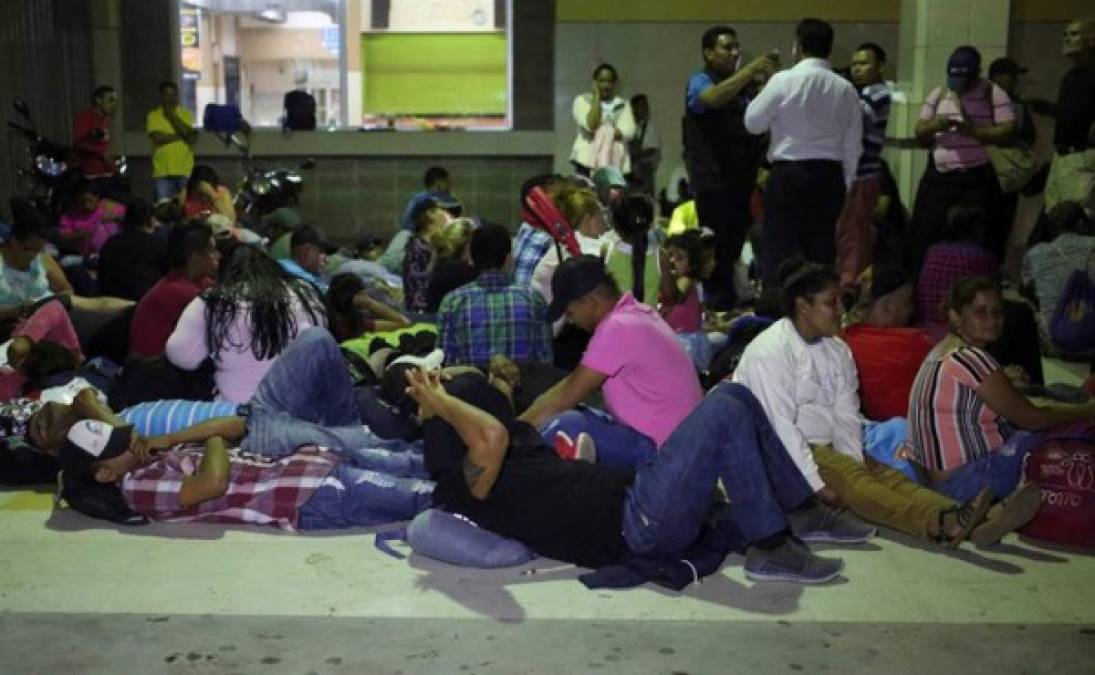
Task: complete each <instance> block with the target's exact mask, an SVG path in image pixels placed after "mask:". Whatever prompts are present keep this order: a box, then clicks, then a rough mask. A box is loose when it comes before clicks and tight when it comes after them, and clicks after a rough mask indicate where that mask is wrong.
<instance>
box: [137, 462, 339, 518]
mask: <svg viewBox="0 0 1095 675" xmlns="http://www.w3.org/2000/svg"><path fill="white" fill-rule="evenodd" d="M203 454H204V449H203V448H201V447H200V446H194V445H191V446H186V447H183V448H180V449H178V450H171V451H169V452H164V453H162V454H161V455H160V456H159V457H158V458H157V459H156V461H154V462H152V463H151V464H149V465H147V466H142V467H140V468H137V469H134V470H133V471H131V472H129V473H128V474H126V477H125V478H124V479H122V485H121V488H122V495H123V496H124V497H125V501H126V503H127V504H129V507H130V508H131V509H133V510H134V511H136V512H137V513H140V514H142V515H145V516H148V517H150V518H154V519H156V520H167V521H172V522H203V523H254V524H258V525H271V524H272V525H277V526H278V527H280V528H281V529H283V530H292V529H294V528H295V527H296V523H297V511H298V510H299V509H300V507H301V505H302V504H304V503H305V502H306V501H308V499H309V498H310V497H311V496H312V493H313V492H315V490H316V488H318V487H320V486H322V485H324V484H325V483H326V482H327V480H328V478H327V476H328V474H330V473H331V469H333V468H334V466H335V464H337V463H338V461H339V458H338V456H336V455H334V454H331V453H329V452H327V451H325V450H320V449H319V448H317V447H314V446H312V447H304V448H301V449H299V450H297V452H296V454H293V455H290V456H288V457H283V458H281V459H279V460H276V461H271V460H266V459H261V458H258V457H253V456H244V455H241V454H240V453H239V451H238V450H234V451H232V452H231V453H230V454H229V458H228V459H229V463H230V466H229V475H228V490H227V491H226V492H225V493H224V495H222V496H221V497H219V498H217V499H210V500H209V501H205V502H202V503H200V504H196V505H194V506H182V505H181V504H179V492H180V490H182V484H183V480H184V479H185V478H187V477H188V476H193V475H196V474H197V473H198V467H199V466H201V459H202V455H203Z"/></svg>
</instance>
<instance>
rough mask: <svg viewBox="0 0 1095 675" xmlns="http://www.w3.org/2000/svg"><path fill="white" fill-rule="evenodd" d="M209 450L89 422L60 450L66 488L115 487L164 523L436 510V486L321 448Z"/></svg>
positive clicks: (338, 523)
mask: <svg viewBox="0 0 1095 675" xmlns="http://www.w3.org/2000/svg"><path fill="white" fill-rule="evenodd" d="M204 446H205V447H204V449H203V448H200V447H198V446H195V445H184V446H180V447H178V448H176V449H173V450H159V449H156V448H153V447H152V446H150V445H149V444H148V443H146V442H144V441H143V439H142V440H138V441H134V440H133V437H132V428H131V427H128V426H118V427H115V426H111V425H109V424H107V423H105V422H101V421H97V420H82V421H80V422H77V423H76V424H75V425H73V426H72V428H71V429H69V432H68V434H67V435H66V443H65V445H64V446H62V449H61V456H60V457H61V466H62V472H63V476H64V478H63V480H64V484H65V485H66V488H71V487H72V486H73V485H75V484H76V483H78V482H80V481H83V482H94V483H99V484H103V485H109V486H115V487H116V489H118V490H119V491H120V493H121V496H122V498H123V499H124V500H125V504H126V505H127V506H128V507H129V508H130V509H132V510H133V511H134V512H136V513H138V514H140V515H143V516H147V517H149V518H153V519H156V520H166V521H173V522H216V523H253V524H272V525H276V526H278V527H280V528H282V529H286V530H293V529H296V530H319V529H328V528H344V527H365V526H371V525H378V524H382V523H388V522H392V521H397V520H407V519H409V518H413V517H414V516H415V515H417V514H418V513H420V512H421V511H423V510H424V509H427V508H429V506H430V503H431V494H432V492H433V483H432V482H430V481H428V480H422V479H420V478H416V477H413V476H402V475H389V474H384V473H378V472H376V471H371V470H366V469H361V468H357V467H354V466H352V465H351V464H350V463H349V462H346V461H344V460H343V458H342V457H340V456H339V455H337V454H335V453H332V452H329V451H327V450H325V449H323V448H317V447H311V446H307V447H303V448H299V449H298V451H297V452H296V453H294V454H292V455H289V456H287V457H282V458H281V459H267V458H263V457H256V456H251V455H246V454H243V453H241V452H240V451H239V450H238V449H234V448H231V447H230V445H229V443H228V441H226V440H225V439H224V438H223V437H221V436H210V437H209V438H208V439H206V440H205V443H204Z"/></svg>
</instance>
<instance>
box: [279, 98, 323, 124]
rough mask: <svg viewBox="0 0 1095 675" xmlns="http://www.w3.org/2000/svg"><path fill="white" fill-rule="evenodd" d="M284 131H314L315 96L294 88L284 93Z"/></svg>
mask: <svg viewBox="0 0 1095 675" xmlns="http://www.w3.org/2000/svg"><path fill="white" fill-rule="evenodd" d="M283 105H284V107H285V123H284V125H283V127H284V128H285V130H286V131H315V128H316V97H315V96H312V95H311V94H309V93H308V92H306V91H304V90H303V89H294V90H293V91H290V92H287V93H286V94H285V99H284V103H283Z"/></svg>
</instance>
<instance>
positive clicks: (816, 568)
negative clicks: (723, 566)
mask: <svg viewBox="0 0 1095 675" xmlns="http://www.w3.org/2000/svg"><path fill="white" fill-rule="evenodd" d="M843 568H844V561H843V560H840V559H839V558H822V557H820V556H816V555H814V554H813V553H812V552H811V551H810V549H808V548H806V545H805V544H803V543H802V542H800V541H796V540H795V539H794V538H793V537H787V538H786V539H784V540H783V542H782V543H780V545H779V546H777V547H775V548H774V549H771V550H764V549H762V548H760V547H758V546H750V547H749V550H748V551H746V552H745V578H746V579H749V580H751V581H793V582H795V583H799V584H823V583H825V582H827V581H832V580H833V579H835V578H836V576H837V575H838V574H840V570H842V569H843Z"/></svg>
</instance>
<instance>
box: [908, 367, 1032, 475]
mask: <svg viewBox="0 0 1095 675" xmlns="http://www.w3.org/2000/svg"><path fill="white" fill-rule="evenodd" d="M999 369H1000V364H999V363H997V362H996V359H994V358H992V356H990V355H989V353H988V352H986V351H985V350H983V349H978V348H976V347H960V348H958V349H956V350H955V351H953V352H951V353H949V354H946V355H941V354H940V352H939V349H938V348H937V349H936V350H934V351H932V352H931V353H930V354H928V358H926V359H924V364H923V365H922V366H920V372H918V373H917V374H916V380H914V381H913V387H912V392H911V393H910V394H909V446H910V449H911V451H912V458H913V460H914V461H916V462H917V463H918V464H920V465H922V466H925V467H927V468H929V469H935V470H940V471H942V470H947V469H953V468H956V467H959V466H962V465H963V464H966V463H967V462H971V461H973V460H975V459H978V458H980V457H984V456H985V455H988V454H989V453H990V452H992V451H993V450H995V449H997V448H999V447H1000V446H1001V445H1003V444H1004V442H1006V441H1007V440H1008V438H1009V437H1010V436H1011V434H1012V429H1011V427H1010V426H1009V425H1008V423H1007V421H1006V420H1004V419H1003V418H1002V417H1000V416H999V415H997V414H996V413H995V412H993V410H992V409H991V408H989V407H988V406H987V405H985V402H984V401H983V400H981V397H980V396H978V395H977V392H976V391H975V389H976V388H977V387H978V386H980V384H981V382H983V381H984V380H985V378H986V377H988V376H989V375H991V374H992V373H994V372H996V371H997V370H999Z"/></svg>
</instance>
